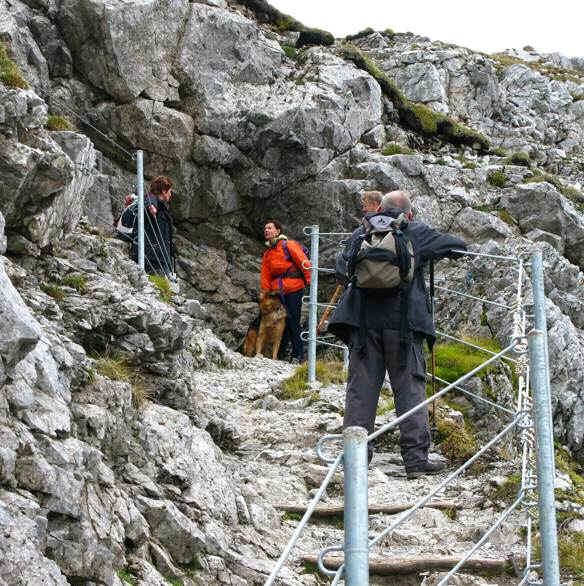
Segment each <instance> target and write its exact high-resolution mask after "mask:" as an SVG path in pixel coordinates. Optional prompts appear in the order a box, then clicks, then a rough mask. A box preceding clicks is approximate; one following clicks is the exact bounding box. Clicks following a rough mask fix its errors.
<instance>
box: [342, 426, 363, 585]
mask: <svg viewBox="0 0 584 586" xmlns="http://www.w3.org/2000/svg"><path fill="white" fill-rule="evenodd" d="M343 436H344V448H345V458H344V472H345V475H344V484H345V514H344V518H345V547H344V549H345V584H346V585H347V586H367V585H368V584H369V543H368V530H369V518H368V512H369V509H368V500H367V430H366V429H364V428H363V427H347V428H346V429H345V431H344V433H343Z"/></svg>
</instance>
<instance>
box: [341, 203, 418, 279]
mask: <svg viewBox="0 0 584 586" xmlns="http://www.w3.org/2000/svg"><path fill="white" fill-rule="evenodd" d="M363 223H364V228H365V233H364V234H363V235H362V236H361V238H360V242H358V243H356V246H355V248H354V250H353V253H352V255H351V258H350V259H349V263H348V264H349V275H350V277H351V278H352V280H353V281H354V283H355V285H356V286H357V287H359V288H361V289H393V288H395V287H399V286H400V285H407V284H409V283H411V282H412V279H413V277H414V268H415V266H414V249H413V246H412V243H411V241H410V240H409V239H408V238H407V236H406V235H405V234H404V230H406V229H407V226H408V219H407V218H406V216H405V214H400V216H399V217H397V218H391V217H390V216H387V215H384V214H379V215H376V216H373V217H371V218H369V219H368V220H367V219H366V220H364V221H363Z"/></svg>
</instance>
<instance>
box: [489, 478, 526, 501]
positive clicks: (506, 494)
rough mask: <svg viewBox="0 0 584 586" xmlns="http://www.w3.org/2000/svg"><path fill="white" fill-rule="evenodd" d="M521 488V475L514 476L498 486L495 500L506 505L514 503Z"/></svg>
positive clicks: (494, 496) (494, 493) (494, 495)
mask: <svg viewBox="0 0 584 586" xmlns="http://www.w3.org/2000/svg"><path fill="white" fill-rule="evenodd" d="M520 486H521V474H512V475H511V476H509V478H507V479H506V480H505V482H503V484H501V486H498V487H497V488H496V489H495V491H494V492H493V499H494V500H497V501H503V502H505V503H512V502H513V501H514V500H515V499H516V498H517V496H518V494H519V487H520Z"/></svg>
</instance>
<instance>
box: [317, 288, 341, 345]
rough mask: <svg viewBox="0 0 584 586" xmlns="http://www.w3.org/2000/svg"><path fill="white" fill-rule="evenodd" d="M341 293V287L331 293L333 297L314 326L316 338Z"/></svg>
mask: <svg viewBox="0 0 584 586" xmlns="http://www.w3.org/2000/svg"><path fill="white" fill-rule="evenodd" d="M342 292H343V285H337V288H336V289H335V292H334V293H333V296H332V297H331V300H330V301H329V306H328V307H327V308H326V309H325V310H324V313H323V314H322V317H321V318H320V321H319V322H318V325H317V326H316V335H317V336H318V334H320V330H321V329H322V328H323V327H324V324H325V322H326V320H327V319H328V316H329V315H330V313H331V311H332V310H333V308H332V306H333V305H334V304H335V303H336V302H337V300H338V298H339V297H340V296H341V293H342Z"/></svg>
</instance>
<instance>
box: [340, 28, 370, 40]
mask: <svg viewBox="0 0 584 586" xmlns="http://www.w3.org/2000/svg"><path fill="white" fill-rule="evenodd" d="M374 32H375V31H374V30H373V29H372V28H371V27H370V26H368V27H367V28H365V29H363V30H362V31H359V32H358V33H355V34H354V35H347V36H346V37H345V38H346V39H347V41H356V40H357V39H362V38H363V37H368V36H369V35H372V34H373V33H374Z"/></svg>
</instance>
